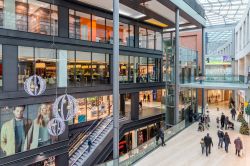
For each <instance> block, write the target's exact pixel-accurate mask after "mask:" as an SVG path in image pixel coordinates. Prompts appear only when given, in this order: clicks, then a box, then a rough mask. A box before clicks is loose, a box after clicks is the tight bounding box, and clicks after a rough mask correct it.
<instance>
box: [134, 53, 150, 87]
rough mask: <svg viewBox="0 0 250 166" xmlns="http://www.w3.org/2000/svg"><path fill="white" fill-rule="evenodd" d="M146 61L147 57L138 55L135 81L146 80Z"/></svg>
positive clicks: (142, 81) (143, 81)
mask: <svg viewBox="0 0 250 166" xmlns="http://www.w3.org/2000/svg"><path fill="white" fill-rule="evenodd" d="M147 64H148V61H147V57H139V67H138V70H139V71H138V79H137V82H141V83H145V82H148V67H147Z"/></svg>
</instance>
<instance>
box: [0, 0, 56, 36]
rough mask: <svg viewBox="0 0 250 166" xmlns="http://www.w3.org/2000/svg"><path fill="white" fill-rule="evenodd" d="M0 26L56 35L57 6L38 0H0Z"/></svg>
mask: <svg viewBox="0 0 250 166" xmlns="http://www.w3.org/2000/svg"><path fill="white" fill-rule="evenodd" d="M0 27H1V28H5V29H13V30H18V31H25V32H32V33H39V34H45V35H57V34H58V9H57V6H55V5H51V4H49V3H45V2H41V1H38V0H29V1H28V0H0Z"/></svg>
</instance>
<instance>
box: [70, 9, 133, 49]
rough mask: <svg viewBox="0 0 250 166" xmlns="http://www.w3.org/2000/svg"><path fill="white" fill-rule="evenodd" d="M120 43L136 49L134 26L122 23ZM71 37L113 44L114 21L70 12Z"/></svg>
mask: <svg viewBox="0 0 250 166" xmlns="http://www.w3.org/2000/svg"><path fill="white" fill-rule="evenodd" d="M119 36H120V38H119V43H120V45H123V46H130V47H134V45H135V44H134V36H135V35H134V25H130V24H125V23H122V22H120V27H119ZM69 37H70V38H75V39H80V40H88V41H94V42H102V43H108V44H113V42H114V41H113V20H111V19H107V18H104V17H100V16H96V15H93V14H87V13H83V12H78V11H74V10H71V9H70V10H69Z"/></svg>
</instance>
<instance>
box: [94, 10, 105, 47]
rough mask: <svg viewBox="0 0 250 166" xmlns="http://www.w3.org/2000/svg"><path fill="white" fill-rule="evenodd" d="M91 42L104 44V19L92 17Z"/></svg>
mask: <svg viewBox="0 0 250 166" xmlns="http://www.w3.org/2000/svg"><path fill="white" fill-rule="evenodd" d="M92 41H94V42H105V18H102V17H98V16H94V15H92Z"/></svg>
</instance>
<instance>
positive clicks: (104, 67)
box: [92, 53, 109, 85]
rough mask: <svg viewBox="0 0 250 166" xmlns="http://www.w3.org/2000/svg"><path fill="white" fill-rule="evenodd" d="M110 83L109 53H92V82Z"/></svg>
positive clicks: (94, 83)
mask: <svg viewBox="0 0 250 166" xmlns="http://www.w3.org/2000/svg"><path fill="white" fill-rule="evenodd" d="M108 83H109V55H108V54H106V55H105V54H101V53H92V84H93V85H96V84H108Z"/></svg>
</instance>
